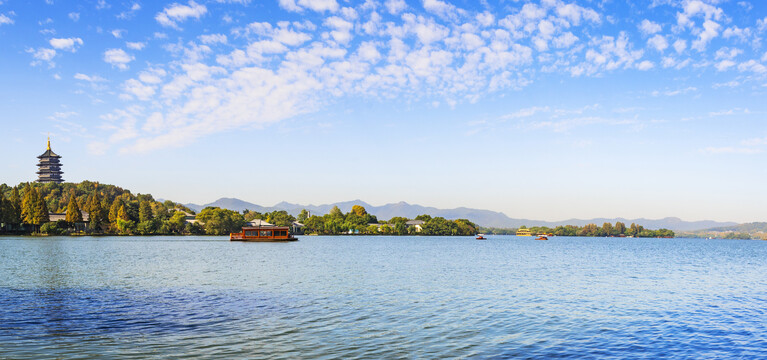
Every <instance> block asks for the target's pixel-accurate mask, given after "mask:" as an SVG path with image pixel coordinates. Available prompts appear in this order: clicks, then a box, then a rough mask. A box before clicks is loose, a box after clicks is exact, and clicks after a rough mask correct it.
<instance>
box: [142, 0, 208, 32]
mask: <svg viewBox="0 0 767 360" xmlns="http://www.w3.org/2000/svg"><path fill="white" fill-rule="evenodd" d="M207 12H208V8H206V7H205V5H201V4H198V3H196V2H194V1H189V5H181V4H179V3H174V4H171V5H170V6H168V7H166V8H165V9H163V11H161V12H159V13H158V14H157V16H155V20H157V22H158V23H160V25H162V26H167V27H172V28H176V29H178V23H179V22H182V21H185V20H187V19H189V18H195V19H200V17H202V16H203V15H205V14H206V13H207Z"/></svg>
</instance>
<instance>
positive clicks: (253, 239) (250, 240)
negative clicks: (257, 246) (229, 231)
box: [229, 237, 298, 242]
mask: <svg viewBox="0 0 767 360" xmlns="http://www.w3.org/2000/svg"><path fill="white" fill-rule="evenodd" d="M229 241H242V242H289V241H298V238H294V237H289V238H285V239H264V238H250V239H249V238H241V237H230V238H229Z"/></svg>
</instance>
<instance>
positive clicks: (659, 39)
mask: <svg viewBox="0 0 767 360" xmlns="http://www.w3.org/2000/svg"><path fill="white" fill-rule="evenodd" d="M647 45H649V46H651V47H653V48H654V49H655V50H658V51H660V52H663V50H666V48H668V41H666V38H665V37H663V35H655V36H653V37H652V38H650V39H649V40H647Z"/></svg>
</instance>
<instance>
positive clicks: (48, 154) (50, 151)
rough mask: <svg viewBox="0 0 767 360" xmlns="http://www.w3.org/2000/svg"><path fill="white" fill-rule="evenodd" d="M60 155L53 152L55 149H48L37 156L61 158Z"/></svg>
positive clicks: (39, 157) (40, 157)
mask: <svg viewBox="0 0 767 360" xmlns="http://www.w3.org/2000/svg"><path fill="white" fill-rule="evenodd" d="M60 157H61V156H58V155H56V153H55V152H53V150H51V149H48V150H46V151H45V152H44V153H43V154H42V155H40V156H38V157H37V158H38V159H42V158H60Z"/></svg>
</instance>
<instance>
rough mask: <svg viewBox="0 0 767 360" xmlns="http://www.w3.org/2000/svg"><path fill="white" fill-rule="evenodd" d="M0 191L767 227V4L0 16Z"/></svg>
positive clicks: (269, 2) (467, 1) (209, 8)
mask: <svg viewBox="0 0 767 360" xmlns="http://www.w3.org/2000/svg"><path fill="white" fill-rule="evenodd" d="M0 47H2V51H1V52H0V153H2V154H3V156H2V159H3V161H2V163H3V165H2V167H1V169H2V172H1V173H0V183H7V184H18V183H20V182H27V181H34V180H35V179H36V175H35V171H36V166H35V165H36V163H37V159H36V156H37V155H39V154H41V153H43V152H44V151H45V142H46V137H47V136H49V135H50V137H51V142H52V148H53V150H54V151H55V152H56V153H58V154H59V155H61V156H62V163H63V170H64V179H65V180H67V181H70V182H79V181H83V180H91V181H99V182H101V183H108V184H115V185H118V186H121V187H124V188H127V189H130V190H131V191H133V192H134V193H151V194H153V195H154V196H155V197H156V198H162V199H171V200H174V201H177V202H182V203H187V202H194V203H198V204H204V203H208V202H212V201H214V200H216V199H218V198H220V197H236V198H240V199H243V200H246V201H250V202H254V203H257V204H260V205H265V206H269V205H273V204H275V203H277V202H280V201H288V202H293V203H301V204H324V203H332V202H338V201H347V200H354V199H361V200H363V201H366V202H368V203H371V204H374V205H383V204H386V203H392V202H399V201H405V202H408V203H414V204H420V205H425V206H434V207H439V208H455V207H460V206H465V207H472V208H480V209H488V210H495V211H501V212H504V213H505V214H506V215H508V216H510V217H514V218H528V219H540V220H552V221H553V220H562V219H568V218H592V217H626V218H638V217H645V218H661V217H666V216H676V217H680V218H682V219H685V220H702V219H711V220H720V221H737V222H750V221H767V206H766V205H767V192H766V191H764V189H765V186H764V184H765V183H767V167H766V166H765V164H767V161H765V160H767V156H766V153H767V122H765V114H767V96H766V95H767V4H765V2H763V1H761V0H753V1H749V0H744V1H738V0H730V1H727V0H647V1H636V2H624V1H615V0H592V1H575V2H572V1H561V0H541V1H512V0H505V1H504V0H499V1H491V0H476V1H475V0H454V1H445V0H418V1H404V0H367V1H352V0H349V1H347V0H262V1H258V0H250V1H249V0H218V1H204V0H199V1H178V2H173V1H171V2H162V1H151V2H149V1H112V0H97V1H77V2H72V1H60V0H47V1H18V0H0Z"/></svg>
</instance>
